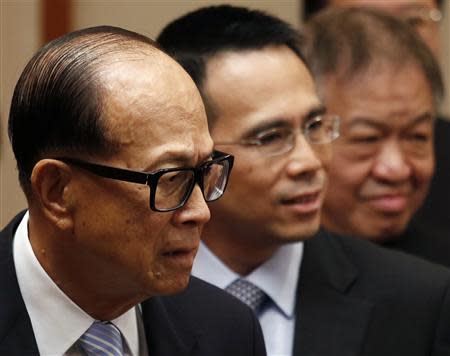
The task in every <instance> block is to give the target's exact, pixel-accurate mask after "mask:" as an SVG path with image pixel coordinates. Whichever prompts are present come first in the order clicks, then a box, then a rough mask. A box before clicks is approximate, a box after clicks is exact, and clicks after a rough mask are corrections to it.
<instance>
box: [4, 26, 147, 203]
mask: <svg viewBox="0 0 450 356" xmlns="http://www.w3.org/2000/svg"><path fill="white" fill-rule="evenodd" d="M155 46H156V45H155V43H154V42H153V41H152V40H150V39H149V38H147V37H145V36H142V35H140V34H137V33H134V32H131V31H127V30H124V29H121V28H117V27H111V26H99V27H92V28H88V29H83V30H79V31H75V32H72V33H69V34H67V35H64V36H62V37H60V38H57V39H55V40H53V41H51V42H49V43H48V44H46V45H45V46H44V47H42V48H41V49H40V50H39V51H38V52H37V53H36V54H35V55H34V56H33V57H32V58H31V60H30V61H29V62H28V64H27V66H26V67H25V69H24V71H23V72H22V75H21V76H20V78H19V80H18V82H17V84H16V87H15V90H14V94H13V98H12V102H11V110H10V114H9V123H8V132H9V138H10V141H11V144H12V148H13V151H14V155H15V157H16V161H17V167H18V170H19V181H20V183H21V185H22V188H23V189H24V191H25V194H26V195H27V196H28V197H29V196H30V195H29V194H30V193H31V190H30V176H31V172H32V170H33V167H34V165H35V164H36V162H37V161H39V160H40V159H42V158H48V157H52V156H53V157H54V156H55V155H57V154H67V153H73V154H92V155H103V156H107V155H110V154H112V153H114V152H115V151H116V150H117V144H116V143H115V142H113V141H114V140H112V139H111V138H108V137H107V136H105V133H106V130H107V127H106V125H105V123H104V122H103V121H102V107H103V105H105V103H104V102H103V94H104V93H105V90H104V87H103V84H102V80H101V76H100V73H101V72H102V71H103V70H104V69H105V68H107V66H108V64H109V63H112V61H114V60H118V59H121V58H127V56H129V55H133V54H137V53H142V52H143V49H151V50H153V49H154V48H155Z"/></svg>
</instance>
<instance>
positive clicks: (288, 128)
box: [158, 6, 450, 356]
mask: <svg viewBox="0 0 450 356" xmlns="http://www.w3.org/2000/svg"><path fill="white" fill-rule="evenodd" d="M158 42H159V44H160V45H161V46H162V47H163V48H164V49H165V50H166V51H167V52H168V53H169V54H171V55H173V56H174V58H175V59H177V60H178V61H179V62H180V63H181V64H182V66H183V67H184V68H185V69H186V70H187V71H188V73H189V74H190V75H191V76H192V78H193V79H194V81H195V82H196V84H197V85H198V87H199V89H200V92H201V94H202V97H203V100H204V102H205V104H206V110H207V113H208V120H209V127H210V130H211V136H212V138H213V140H214V142H215V144H216V146H217V148H218V149H224V150H226V151H229V152H231V153H232V154H233V155H234V157H235V164H234V168H233V172H232V174H231V177H230V182H229V186H228V190H227V194H226V195H225V196H224V197H223V199H221V200H220V201H218V202H217V203H216V204H213V205H211V212H212V219H211V221H210V222H209V223H207V224H206V226H205V229H204V232H203V234H202V244H201V245H200V249H199V253H198V255H197V257H196V260H195V262H194V267H193V274H194V275H195V276H198V277H200V278H202V279H205V280H206V281H208V282H210V283H213V284H215V285H216V286H218V287H220V288H223V289H225V290H227V291H229V292H230V293H231V294H233V295H235V296H237V297H238V298H240V299H241V300H243V301H244V302H246V303H248V304H249V305H250V306H251V307H252V308H253V309H254V310H255V312H256V313H257V315H258V317H259V320H260V322H261V326H262V329H263V333H264V338H265V342H266V348H267V351H268V354H269V355H277V356H280V355H282V356H287V355H296V356H299V355H300V356H302V355H323V356H325V355H326V356H335V355H371V356H380V355H409V356H412V355H417V356H418V355H430V354H432V353H433V352H435V354H439V355H440V354H449V353H450V344H449V342H448V334H449V333H450V315H449V313H450V294H449V293H450V292H449V288H450V272H449V271H447V270H446V269H444V268H438V267H437V266H433V265H431V264H428V263H426V262H424V261H421V260H419V259H416V258H414V257H411V256H406V255H402V254H399V253H396V252H393V251H388V250H384V249H381V248H379V247H378V246H376V245H374V244H371V243H368V242H366V241H362V240H356V239H351V238H346V237H338V236H334V235H330V234H328V233H326V232H323V233H320V234H319V235H317V236H314V235H315V234H316V233H317V231H318V229H319V225H320V215H321V206H322V203H323V200H324V195H325V190H326V186H327V166H328V163H329V160H330V158H331V154H332V152H331V151H332V147H331V144H332V142H333V141H334V140H336V139H337V137H338V134H339V126H340V125H339V123H340V120H339V118H337V117H336V116H334V115H331V113H328V112H327V108H326V107H324V106H323V104H322V103H321V101H320V100H319V98H318V95H317V93H316V90H315V83H314V81H313V79H312V76H311V74H310V72H309V70H308V68H307V66H306V65H305V62H304V60H303V56H302V53H301V51H300V50H299V35H298V33H297V32H296V31H294V30H293V29H292V28H291V27H290V26H289V25H287V24H286V23H284V22H282V21H281V20H279V19H277V18H274V17H272V16H269V15H267V14H264V13H261V12H258V11H250V10H248V9H245V8H240V7H230V6H218V7H209V8H203V9H199V10H197V11H194V12H192V13H189V14H187V15H185V16H183V17H181V18H179V19H177V20H175V21H173V22H172V23H170V24H169V25H168V26H167V27H166V28H165V29H164V30H163V31H162V32H161V34H160V35H159V37H158ZM425 301H426V302H425Z"/></svg>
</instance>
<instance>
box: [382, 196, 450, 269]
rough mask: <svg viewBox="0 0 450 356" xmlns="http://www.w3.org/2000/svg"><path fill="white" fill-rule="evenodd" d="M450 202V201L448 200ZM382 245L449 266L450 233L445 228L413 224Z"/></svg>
mask: <svg viewBox="0 0 450 356" xmlns="http://www.w3.org/2000/svg"><path fill="white" fill-rule="evenodd" d="M449 203H450V202H449ZM382 246H383V247H387V248H391V249H396V250H400V251H403V252H407V253H410V254H413V255H415V256H419V257H421V258H424V259H426V260H428V261H430V262H433V263H438V264H441V265H443V266H446V267H449V268H450V234H449V233H448V231H447V230H446V229H445V228H442V227H439V226H430V225H429V224H425V223H424V222H423V223H422V224H413V225H411V226H409V227H408V229H407V230H406V231H405V233H403V234H402V235H401V236H398V237H397V238H395V239H393V240H389V241H386V242H384V243H383V244H382Z"/></svg>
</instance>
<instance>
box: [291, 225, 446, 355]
mask: <svg viewBox="0 0 450 356" xmlns="http://www.w3.org/2000/svg"><path fill="white" fill-rule="evenodd" d="M449 288H450V271H449V270H447V269H446V268H444V267H442V266H438V265H434V264H431V263H428V262H426V261H424V260H421V259H419V258H416V257H413V256H409V255H407V254H404V253H401V252H397V251H391V250H387V249H385V248H382V247H379V246H376V245H375V244H372V243H370V242H367V241H363V240H357V239H352V238H345V237H339V236H335V235H331V234H328V233H325V232H321V233H319V235H318V236H316V237H315V238H313V239H311V240H308V241H306V242H305V246H304V255H303V260H302V265H301V270H300V281H299V285H298V291H297V293H298V298H297V300H298V303H297V306H296V317H297V319H296V330H295V340H294V355H296V356H297V355H299V356H305V355H308V356H312V355H314V356H318V355H321V356H325V355H326V356H350V355H370V356H402V355H404V356H418V355H434V356H436V355H450V290H449Z"/></svg>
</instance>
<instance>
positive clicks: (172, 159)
mask: <svg viewBox="0 0 450 356" xmlns="http://www.w3.org/2000/svg"><path fill="white" fill-rule="evenodd" d="M213 154H214V150H213V149H211V150H210V151H209V152H207V153H205V154H201V156H200V159H199V161H198V162H197V163H196V164H195V165H193V164H192V163H191V162H192V160H193V155H190V153H188V152H186V151H178V150H177V151H166V152H164V153H163V154H162V155H161V156H159V157H158V158H157V159H156V160H154V161H152V162H151V164H150V165H149V166H147V167H146V170H145V171H148V170H149V169H150V168H151V169H155V168H154V167H158V166H161V165H163V164H168V165H175V166H178V167H180V168H183V167H193V166H197V165H200V164H202V163H204V162H206V161H208V160H210V159H211V158H212V157H213ZM156 169H158V168H156Z"/></svg>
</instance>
